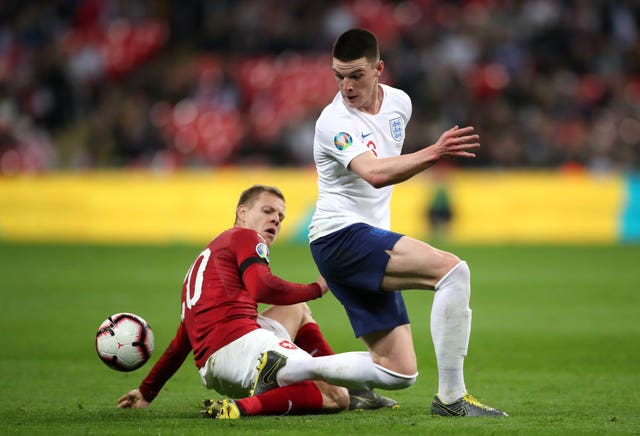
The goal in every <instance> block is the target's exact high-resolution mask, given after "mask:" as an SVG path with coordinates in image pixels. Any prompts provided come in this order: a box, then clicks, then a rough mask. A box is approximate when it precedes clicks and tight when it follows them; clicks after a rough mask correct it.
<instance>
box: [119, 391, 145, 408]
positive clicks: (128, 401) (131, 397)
mask: <svg viewBox="0 0 640 436" xmlns="http://www.w3.org/2000/svg"><path fill="white" fill-rule="evenodd" d="M147 407H149V402H148V401H147V400H145V399H144V397H143V396H142V393H141V392H140V391H139V390H138V389H134V390H132V391H129V392H128V393H126V394H124V395H123V396H121V397H120V398H118V409H146V408H147Z"/></svg>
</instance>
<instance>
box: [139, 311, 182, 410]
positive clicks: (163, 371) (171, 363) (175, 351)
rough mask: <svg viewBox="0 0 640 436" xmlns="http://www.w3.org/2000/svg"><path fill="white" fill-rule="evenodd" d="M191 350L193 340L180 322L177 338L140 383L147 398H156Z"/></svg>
mask: <svg viewBox="0 0 640 436" xmlns="http://www.w3.org/2000/svg"><path fill="white" fill-rule="evenodd" d="M190 351H191V342H189V337H188V336H187V331H186V329H185V328H184V324H183V323H180V326H179V327H178V332H177V333H176V336H175V338H173V341H171V343H170V344H169V346H168V347H167V349H166V350H165V351H164V353H162V356H160V359H159V360H158V361H157V362H156V364H155V365H153V368H151V371H149V375H147V377H146V378H145V379H144V380H143V381H142V383H140V387H139V389H140V392H141V393H142V395H143V396H144V399H145V400H147V401H149V402H151V401H153V400H154V399H155V398H156V396H157V395H158V393H159V392H160V390H161V389H162V387H163V386H164V384H165V383H166V382H167V381H168V380H169V379H170V378H171V377H172V376H173V374H175V373H176V371H177V370H178V368H180V366H182V363H183V362H184V359H186V358H187V356H188V355H189V352H190Z"/></svg>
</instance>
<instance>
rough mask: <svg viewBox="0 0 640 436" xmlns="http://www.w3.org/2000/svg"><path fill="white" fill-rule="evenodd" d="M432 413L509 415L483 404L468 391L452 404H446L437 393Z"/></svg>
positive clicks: (439, 414) (443, 414)
mask: <svg viewBox="0 0 640 436" xmlns="http://www.w3.org/2000/svg"><path fill="white" fill-rule="evenodd" d="M431 414H432V415H433V416H469V417H471V416H487V417H493V418H501V417H504V416H509V415H507V414H506V413H505V412H503V411H502V410H498V409H494V408H493V407H489V406H487V405H486V404H482V403H481V402H480V401H478V400H477V399H475V398H474V397H473V395H470V394H468V393H467V394H465V395H464V396H463V397H462V398H460V399H459V400H458V401H455V402H453V403H451V404H444V403H443V402H442V401H441V400H440V397H438V395H436V396H435V397H434V399H433V403H431Z"/></svg>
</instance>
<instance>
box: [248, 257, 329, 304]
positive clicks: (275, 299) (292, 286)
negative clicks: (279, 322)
mask: <svg viewBox="0 0 640 436" xmlns="http://www.w3.org/2000/svg"><path fill="white" fill-rule="evenodd" d="M242 280H243V282H244V284H245V286H246V287H247V290H248V291H249V293H250V294H251V296H252V297H253V298H254V299H255V300H256V301H257V302H258V303H266V304H278V305H287V304H295V303H302V302H303V301H309V300H313V299H315V298H320V297H322V293H321V289H320V285H319V284H317V283H315V282H314V283H309V284H308V285H302V284H298V283H291V282H288V281H286V280H282V279H281V278H280V277H278V276H275V275H273V274H272V273H271V269H270V268H269V266H267V265H265V264H263V263H255V264H253V265H251V266H250V267H249V268H247V269H246V270H245V272H244V274H243V275H242Z"/></svg>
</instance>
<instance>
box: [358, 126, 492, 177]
mask: <svg viewBox="0 0 640 436" xmlns="http://www.w3.org/2000/svg"><path fill="white" fill-rule="evenodd" d="M476 141H478V135H475V134H473V127H464V128H462V129H460V128H458V127H457V126H455V127H453V128H451V129H449V130H447V131H446V132H444V133H443V134H442V135H440V138H438V140H437V141H436V142H435V143H434V144H432V145H431V146H429V147H426V148H423V149H421V150H418V151H415V152H413V153H409V154H404V155H400V156H393V157H386V158H380V159H378V158H377V157H376V156H375V155H374V154H373V152H370V151H369V152H366V153H362V154H360V155H358V156H356V157H355V158H353V159H352V160H351V162H350V163H349V169H350V170H351V171H353V172H354V173H356V174H357V175H359V176H360V177H362V178H363V179H364V180H366V181H367V182H368V183H369V184H370V185H371V186H373V187H374V188H382V187H385V186H389V185H395V184H397V183H401V182H404V181H405V180H408V179H410V178H411V177H413V176H415V175H416V174H418V173H420V172H422V171H424V170H426V169H428V168H429V167H431V166H432V165H433V164H435V163H436V162H437V161H439V160H440V159H442V158H446V157H475V154H474V153H473V152H472V151H473V150H474V149H476V148H478V147H480V144H479V143H478V142H476Z"/></svg>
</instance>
